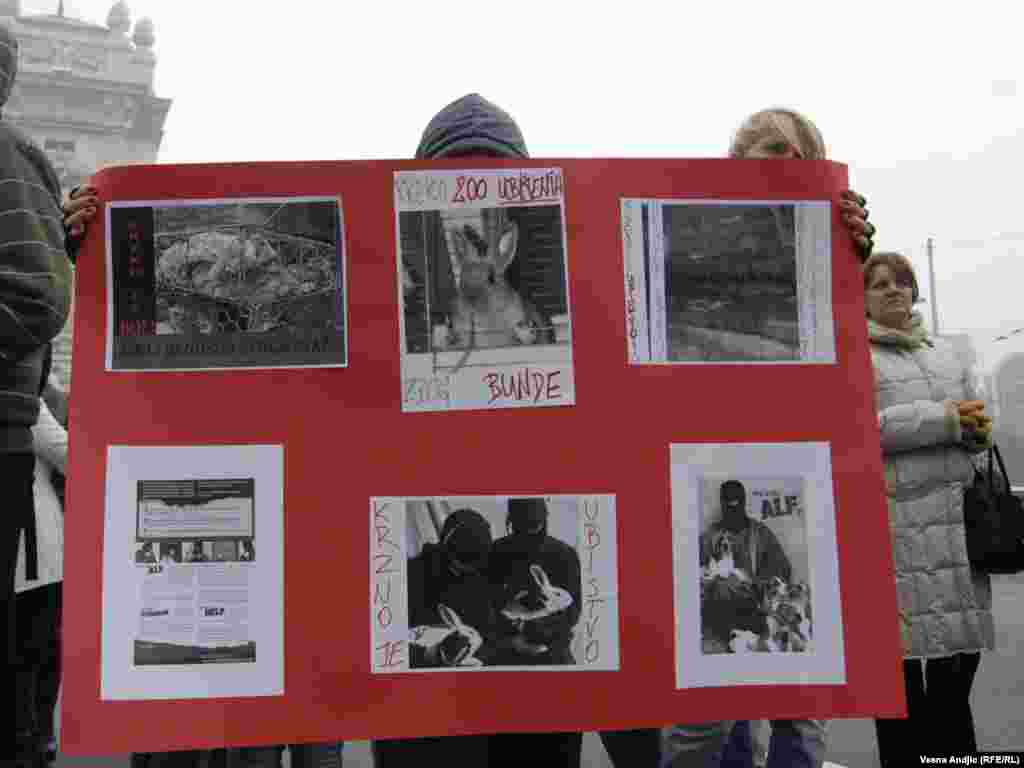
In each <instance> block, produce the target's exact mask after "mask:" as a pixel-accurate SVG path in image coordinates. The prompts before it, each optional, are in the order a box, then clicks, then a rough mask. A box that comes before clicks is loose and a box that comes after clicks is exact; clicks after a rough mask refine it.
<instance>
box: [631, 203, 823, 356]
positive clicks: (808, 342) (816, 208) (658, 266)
mask: <svg viewBox="0 0 1024 768" xmlns="http://www.w3.org/2000/svg"><path fill="white" fill-rule="evenodd" d="M620 205H621V212H622V220H623V221H622V226H623V228H624V230H625V228H626V227H627V226H632V228H633V230H634V232H639V233H640V236H637V235H634V237H633V238H632V240H631V241H627V239H626V238H625V237H623V248H624V250H625V254H624V256H625V258H624V265H625V270H626V287H627V295H626V307H627V333H629V320H628V317H629V316H630V309H631V304H630V302H631V301H633V302H634V304H633V306H632V314H633V316H634V317H635V318H636V328H637V329H638V330H640V329H644V330H646V331H647V333H648V337H649V341H648V342H644V343H640V342H631V343H630V344H629V349H628V354H627V357H628V360H629V362H630V363H631V364H637V365H651V364H653V365H808V364H822V365H834V364H835V362H836V349H835V324H834V320H833V313H832V218H831V217H832V204H831V203H830V202H829V201H827V200H708V199H692V200H689V199H683V198H679V199H669V198H621V199H620ZM757 205H772V206H779V205H785V206H792V207H793V210H794V224H795V228H796V232H795V235H796V242H795V246H796V248H795V251H796V298H797V307H798V310H797V312H798V319H797V322H798V328H799V332H800V356H799V359H796V360H712V361H707V362H705V361H702V360H669V359H668V317H667V308H666V305H665V298H666V294H665V255H666V244H665V231H664V216H663V211H664V209H665V207H667V206H757ZM644 211H646V214H647V215H646V218H645V217H643V215H642V213H643V212H644ZM627 216H629V217H630V218H631V219H632V224H631V225H627V223H626V219H627ZM640 224H642V225H643V229H640V228H639V226H638V225H640ZM644 230H646V232H647V246H646V248H645V247H644V242H643V238H642V232H643V231H644ZM631 278H632V281H633V284H634V285H637V286H638V285H640V284H641V283H640V280H641V279H645V280H648V281H649V282H648V284H646V285H644V289H645V292H644V291H639V292H638V296H637V297H636V298H634V297H633V296H631V295H630V293H629V286H630V284H631V283H630V280H631ZM637 299H639V305H637V304H636V301H637Z"/></svg>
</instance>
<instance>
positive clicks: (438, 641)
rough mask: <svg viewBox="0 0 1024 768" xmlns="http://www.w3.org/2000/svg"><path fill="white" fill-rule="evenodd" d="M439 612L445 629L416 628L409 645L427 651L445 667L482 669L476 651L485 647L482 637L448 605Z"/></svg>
mask: <svg viewBox="0 0 1024 768" xmlns="http://www.w3.org/2000/svg"><path fill="white" fill-rule="evenodd" d="M437 612H438V614H439V615H440V616H441V621H443V622H444V626H441V627H433V626H427V627H413V628H412V629H411V630H409V641H410V642H411V643H412V644H413V645H422V646H424V647H426V648H427V649H428V653H430V654H432V655H435V656H436V659H437V661H439V662H440V663H441V665H442V666H445V667H482V666H483V662H482V661H481V660H480V659H478V658H476V653H477V651H479V650H480V647H481V646H482V645H483V644H484V639H483V637H482V636H481V635H480V633H479V632H477V631H476V630H475V629H474V628H473V627H471V626H469V625H468V624H465V623H463V621H462V619H461V618H459V615H458V614H457V613H456V612H455V611H453V610H452V609H451V608H449V607H448V606H447V605H444V604H441V605H438V606H437Z"/></svg>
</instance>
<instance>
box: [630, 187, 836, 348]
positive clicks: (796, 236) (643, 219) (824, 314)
mask: <svg viewBox="0 0 1024 768" xmlns="http://www.w3.org/2000/svg"><path fill="white" fill-rule="evenodd" d="M831 215H832V213H831V209H830V204H829V203H828V202H827V201H810V202H794V201H784V202H771V201H767V202H758V201H741V202H736V201H729V200H644V199H624V200H622V240H623V247H624V250H625V269H626V275H625V278H626V325H627V329H626V330H627V345H628V355H629V361H630V363H633V364H643V363H673V364H685V363H715V364H722V363H744V364H786V363H790V364H792V363H826V364H831V363H835V362H836V351H835V333H834V329H833V319H832V271H831V261H832V258H831V236H832V235H831V226H830V222H831Z"/></svg>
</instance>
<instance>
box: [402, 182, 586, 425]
mask: <svg viewBox="0 0 1024 768" xmlns="http://www.w3.org/2000/svg"><path fill="white" fill-rule="evenodd" d="M395 185H396V193H395V194H396V211H397V214H396V215H397V241H398V244H399V255H398V276H399V295H400V306H401V309H402V314H401V328H402V365H403V381H404V386H403V389H404V393H403V408H404V409H405V410H450V409H457V408H499V407H521V406H538V405H569V404H571V403H572V401H573V386H572V333H571V324H570V314H571V313H570V302H569V292H568V275H567V260H566V239H565V227H564V218H563V210H562V181H561V172H560V171H557V170H556V171H545V170H543V169H530V170H529V171H525V170H524V171H514V172H513V171H474V172H462V173H459V172H432V173H429V174H428V173H425V172H400V173H397V174H396V177H395ZM424 190H430V191H431V192H432V194H433V195H434V196H433V197H431V198H429V199H426V198H424V197H423V196H422V193H423V191H424Z"/></svg>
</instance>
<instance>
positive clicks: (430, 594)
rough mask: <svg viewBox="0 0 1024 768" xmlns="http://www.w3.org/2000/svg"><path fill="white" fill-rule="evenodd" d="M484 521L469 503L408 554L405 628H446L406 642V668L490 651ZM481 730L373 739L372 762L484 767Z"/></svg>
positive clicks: (389, 767)
mask: <svg viewBox="0 0 1024 768" xmlns="http://www.w3.org/2000/svg"><path fill="white" fill-rule="evenodd" d="M491 543H492V536H491V526H490V524H489V523H488V522H487V521H486V520H485V519H484V518H483V516H482V515H480V513H479V512H476V511H475V510H472V509H458V510H456V511H455V512H452V514H450V515H448V517H447V518H445V521H444V524H443V526H442V527H441V534H440V541H439V542H438V543H437V544H430V543H428V544H425V545H424V546H423V549H422V551H421V552H420V553H419V554H418V555H417V556H416V557H414V558H412V559H410V560H409V564H408V571H407V574H408V575H407V579H406V581H407V583H408V585H409V598H408V599H409V627H410V630H415V629H416V628H421V627H440V626H444V627H448V628H451V629H452V630H453V631H452V632H450V633H449V634H448V635H447V636H445V637H444V639H443V640H442V641H440V642H437V643H434V644H431V645H428V644H419V643H412V644H410V646H409V665H410V666H411V667H413V668H424V667H455V666H469V665H471V664H473V665H482V664H486V663H488V660H489V658H490V656H491V654H492V653H493V639H494V623H495V621H494V610H493V607H492V605H491V594H490V583H489V581H488V579H487V566H488V557H489V555H490V550H491ZM488 746H489V745H488V737H487V736H444V737H442V736H430V737H425V738H417V739H379V740H377V741H374V742H373V758H374V765H375V766H376V768H402V766H407V765H424V766H427V765H450V766H456V765H466V766H471V765H472V766H476V765H479V766H486V765H489V760H488Z"/></svg>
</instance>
